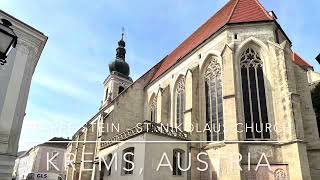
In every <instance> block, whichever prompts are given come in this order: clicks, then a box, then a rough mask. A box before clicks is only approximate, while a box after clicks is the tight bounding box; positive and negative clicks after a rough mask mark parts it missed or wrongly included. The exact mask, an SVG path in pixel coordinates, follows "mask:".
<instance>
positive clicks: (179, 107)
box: [176, 78, 185, 128]
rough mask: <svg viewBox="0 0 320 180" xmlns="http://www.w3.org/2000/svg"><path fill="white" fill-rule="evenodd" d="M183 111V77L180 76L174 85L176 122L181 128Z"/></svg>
mask: <svg viewBox="0 0 320 180" xmlns="http://www.w3.org/2000/svg"><path fill="white" fill-rule="evenodd" d="M184 111H185V79H184V78H180V79H179V81H178V83H177V87H176V124H177V126H180V125H181V124H182V125H181V126H180V127H182V128H183V122H184Z"/></svg>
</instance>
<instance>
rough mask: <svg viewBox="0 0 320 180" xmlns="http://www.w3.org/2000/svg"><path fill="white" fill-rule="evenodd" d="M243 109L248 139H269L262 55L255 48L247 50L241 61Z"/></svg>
mask: <svg viewBox="0 0 320 180" xmlns="http://www.w3.org/2000/svg"><path fill="white" fill-rule="evenodd" d="M240 66H241V81H242V95H243V108H244V118H245V124H246V127H251V128H247V129H246V138H247V139H268V138H270V132H269V130H268V128H266V127H267V123H268V112H267V104H266V94H265V86H264V77H263V63H262V61H261V58H260V54H259V53H258V52H257V51H255V50H254V49H253V48H248V49H246V50H245V51H244V52H243V53H242V55H241V60H240Z"/></svg>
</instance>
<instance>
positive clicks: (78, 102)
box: [0, 0, 320, 150]
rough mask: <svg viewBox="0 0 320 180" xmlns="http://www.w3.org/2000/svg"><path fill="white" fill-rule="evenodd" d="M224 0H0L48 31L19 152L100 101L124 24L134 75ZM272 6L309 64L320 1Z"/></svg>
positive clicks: (270, 2) (68, 127) (89, 112)
mask: <svg viewBox="0 0 320 180" xmlns="http://www.w3.org/2000/svg"><path fill="white" fill-rule="evenodd" d="M226 2H227V0H202V1H201V3H199V1H195V0H194V1H191V0H158V1H150V0H135V1H132V0H122V1H118V0H95V1H88V0H78V1H69V0H37V1H36V0H28V1H22V0H20V1H19V0H0V8H1V9H2V10H4V11H6V12H7V13H9V14H11V15H13V16H15V17H16V18H18V19H20V20H22V21H24V22H26V23H27V24H29V25H31V26H33V27H35V28H36V29H38V30H40V31H41V32H43V33H44V34H45V35H47V36H48V37H49V40H48V42H47V45H46V47H45V49H44V51H43V53H42V56H41V58H40V61H39V64H38V66H37V68H36V71H35V73H34V76H33V80H32V85H31V91H30V95H29V100H28V105H27V110H26V113H27V115H26V117H25V120H24V124H23V130H22V134H21V138H20V148H19V150H26V149H28V148H30V147H32V146H34V145H36V144H38V143H41V142H44V141H46V140H48V139H50V138H51V137H54V136H58V137H60V136H64V137H71V136H72V135H73V133H74V132H75V131H76V130H77V129H78V128H80V127H81V126H82V125H83V124H84V123H85V122H86V121H87V120H88V119H90V118H91V117H92V116H93V115H94V114H95V113H96V112H97V111H98V108H99V106H100V101H101V99H102V95H103V89H102V86H103V85H102V82H103V81H104V79H105V78H106V77H107V75H108V73H109V72H108V71H109V70H108V64H109V63H110V62H111V61H112V60H113V58H114V57H115V48H116V46H117V41H118V40H119V38H120V34H121V27H122V26H124V27H125V29H126V37H125V40H126V43H127V62H128V63H129V64H130V67H131V76H132V77H133V79H137V78H138V77H139V76H140V75H142V74H143V73H144V72H145V71H147V70H148V69H149V68H150V67H152V66H153V65H154V64H155V63H157V62H158V61H159V60H160V59H162V58H163V57H164V56H165V55H166V54H168V53H169V52H170V51H171V50H173V49H174V48H175V47H176V46H177V45H178V44H179V43H180V42H182V41H183V40H184V39H185V38H186V37H187V36H188V35H190V34H191V33H192V32H193V31H195V30H196V29H197V28H198V27H199V26H200V25H201V24H202V23H204V22H205V21H206V20H207V19H208V18H209V17H210V16H212V15H213V14H214V13H215V12H216V11H217V10H218V9H219V8H220V7H221V6H222V5H223V4H224V3H226ZM261 2H262V4H263V5H264V6H265V8H266V9H267V10H274V11H275V13H276V14H277V16H278V18H279V19H278V21H279V22H280V24H281V26H282V27H283V29H284V30H285V32H286V33H287V35H288V36H289V38H290V39H291V41H292V42H293V49H294V50H295V51H297V52H298V53H299V54H300V55H301V56H302V57H303V58H304V59H306V60H307V61H308V62H309V63H310V64H312V65H313V66H314V67H315V69H316V70H317V71H320V66H319V65H318V64H317V63H316V61H315V60H314V58H315V57H316V55H317V54H318V53H319V50H320V48H319V46H320V43H319V42H320V38H319V28H320V21H319V19H320V12H319V10H318V9H317V7H319V6H320V1H316V0H313V1H301V0H290V1H289V0H281V1H279V0H261Z"/></svg>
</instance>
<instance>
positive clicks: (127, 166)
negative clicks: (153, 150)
mask: <svg viewBox="0 0 320 180" xmlns="http://www.w3.org/2000/svg"><path fill="white" fill-rule="evenodd" d="M125 159H126V160H127V161H125ZM122 160H123V162H122V172H123V173H122V174H123V175H127V174H133V169H132V168H133V164H132V163H134V148H133V147H130V148H127V149H125V150H123V156H122ZM128 161H130V162H128ZM131 169H132V170H131Z"/></svg>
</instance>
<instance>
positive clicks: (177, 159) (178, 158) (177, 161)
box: [172, 149, 184, 176]
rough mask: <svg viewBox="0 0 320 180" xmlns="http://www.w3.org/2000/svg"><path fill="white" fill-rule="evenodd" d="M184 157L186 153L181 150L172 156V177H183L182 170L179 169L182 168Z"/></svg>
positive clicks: (175, 151) (174, 151) (174, 152)
mask: <svg viewBox="0 0 320 180" xmlns="http://www.w3.org/2000/svg"><path fill="white" fill-rule="evenodd" d="M183 155H184V151H183V150H181V149H174V150H173V156H172V170H173V171H172V175H175V176H181V175H182V170H181V169H180V168H179V167H182V163H183V161H182V157H183Z"/></svg>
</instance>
